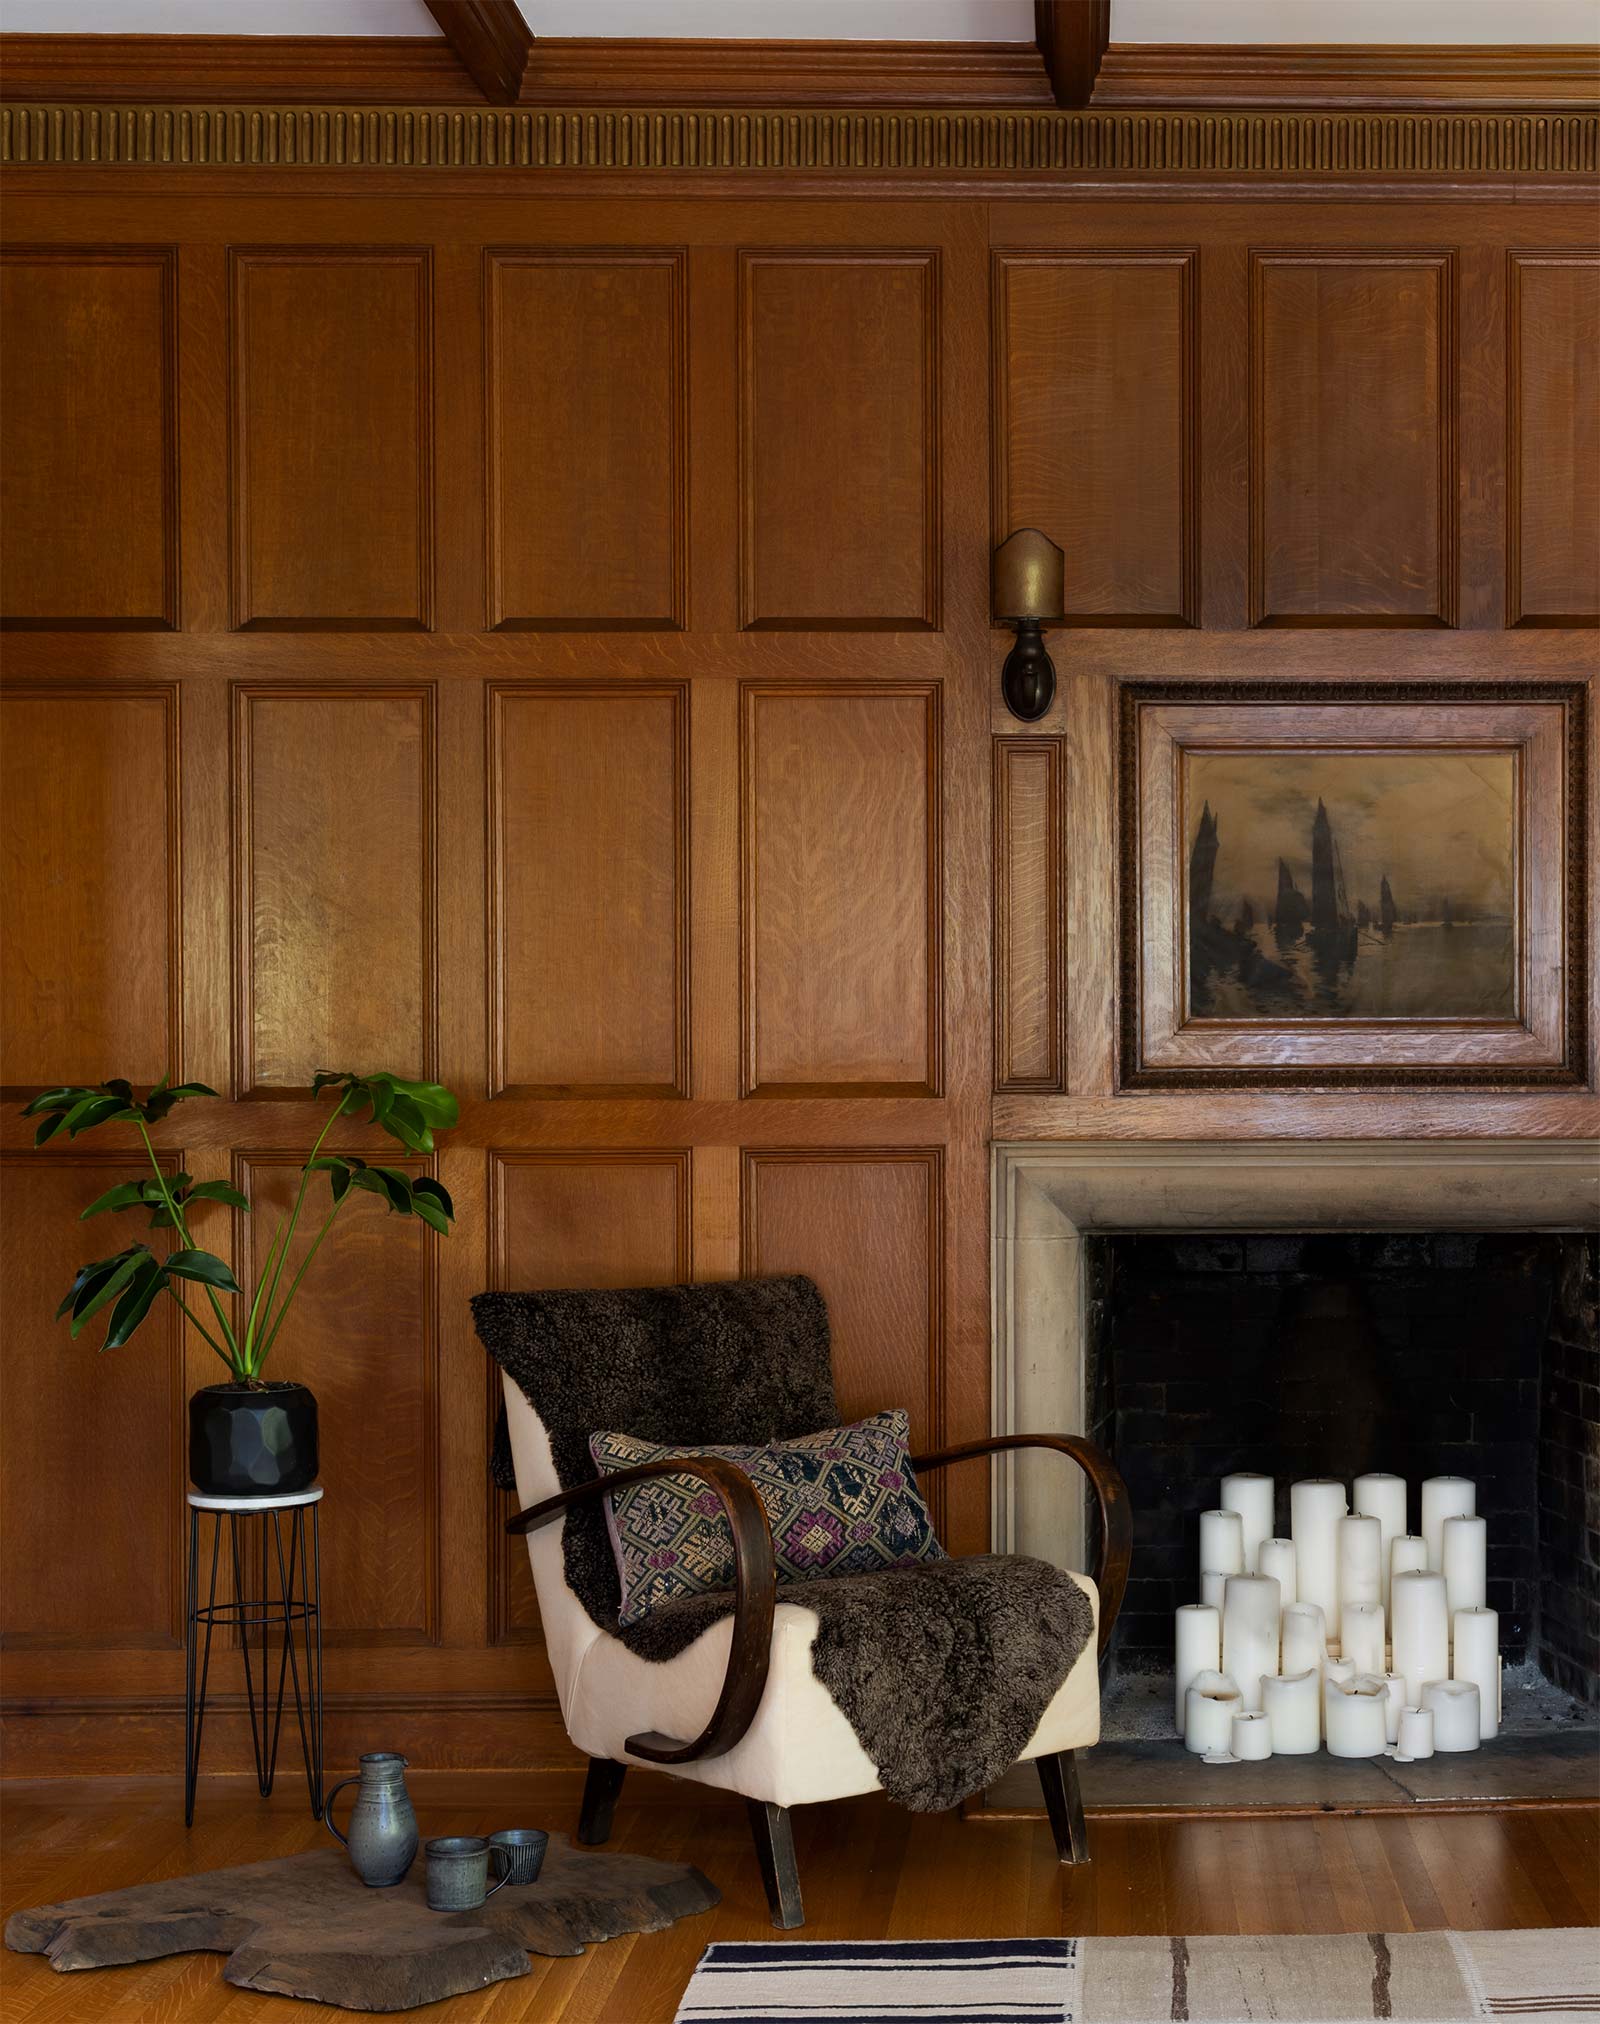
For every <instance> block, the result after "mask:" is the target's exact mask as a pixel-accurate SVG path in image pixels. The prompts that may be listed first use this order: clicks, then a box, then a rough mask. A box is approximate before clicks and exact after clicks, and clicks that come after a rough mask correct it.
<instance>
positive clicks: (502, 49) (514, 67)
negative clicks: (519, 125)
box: [427, 0, 533, 105]
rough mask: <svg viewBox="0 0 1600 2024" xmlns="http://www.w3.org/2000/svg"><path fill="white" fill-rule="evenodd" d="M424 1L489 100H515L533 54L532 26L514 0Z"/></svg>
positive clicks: (503, 102)
mask: <svg viewBox="0 0 1600 2024" xmlns="http://www.w3.org/2000/svg"><path fill="white" fill-rule="evenodd" d="M427 5H428V12H429V13H430V14H431V15H432V16H433V18H434V20H435V21H437V22H438V24H439V26H440V27H441V28H442V29H443V30H444V35H445V40H446V41H447V42H448V43H449V45H450V47H451V48H452V49H453V50H454V51H455V53H456V55H457V56H458V57H460V59H461V61H462V63H463V64H464V65H465V66H466V68H467V70H468V72H469V73H470V75H471V77H472V81H473V83H474V84H475V85H476V86H477V87H478V89H479V91H481V92H482V93H483V95H484V97H485V98H486V99H488V101H489V103H490V104H491V105H515V104H516V102H517V100H518V99H519V98H520V97H521V96H522V86H523V80H524V78H525V77H526V76H527V73H528V59H529V58H530V57H531V56H532V54H533V31H532V29H530V28H529V26H528V24H527V22H526V21H524V20H523V18H522V9H521V8H520V7H519V6H518V5H517V0H427Z"/></svg>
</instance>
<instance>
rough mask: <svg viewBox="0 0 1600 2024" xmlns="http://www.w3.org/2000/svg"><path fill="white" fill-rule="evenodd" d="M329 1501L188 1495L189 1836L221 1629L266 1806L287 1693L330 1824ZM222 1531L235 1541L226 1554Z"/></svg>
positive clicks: (314, 1804) (309, 1782) (311, 1788)
mask: <svg viewBox="0 0 1600 2024" xmlns="http://www.w3.org/2000/svg"><path fill="white" fill-rule="evenodd" d="M321 1498H322V1492H321V1490H320V1489H319V1490H314V1491H302V1492H301V1493H300V1494H299V1495H298V1496H296V1497H285V1498H284V1499H283V1500H282V1502H275V1501H273V1500H271V1499H267V1498H256V1497H240V1498H224V1497H202V1496H199V1495H197V1494H196V1493H195V1492H194V1491H191V1492H190V1493H189V1564H188V1581H187V1594H188V1622H187V1626H186V1648H185V1654H184V1657H185V1666H184V1769H183V1821H184V1825H185V1826H186V1827H190V1826H192V1825H193V1824H194V1800H195V1788H196V1785H197V1784H198V1781H199V1777H200V1742H201V1737H202V1735H203V1733H204V1730H205V1719H206V1689H207V1686H208V1685H209V1683H210V1678H211V1640H212V1634H213V1632H214V1631H216V1630H217V1628H218V1627H219V1626H222V1627H225V1628H228V1629H231V1630H233V1631H235V1632H236V1633H237V1635H238V1646H239V1653H240V1657H241V1659H242V1661H243V1665H244V1690H245V1704H246V1706H247V1708H248V1710H249V1715H250V1747H251V1751H252V1754H253V1756H254V1759H255V1771H256V1784H257V1786H258V1787H259V1789H260V1792H261V1796H262V1797H263V1798H266V1797H267V1796H268V1794H270V1792H271V1791H272V1781H273V1778H274V1775H275V1774H276V1771H277V1766H278V1742H279V1739H280V1737H281V1735H282V1733H283V1703H284V1693H285V1689H286V1688H287V1689H289V1690H291V1691H292V1692H293V1695H294V1713H295V1722H296V1725H297V1727H298V1728H299V1731H300V1755H301V1758H302V1760H303V1761H304V1764H305V1771H306V1789H307V1791H308V1792H309V1794H310V1797H311V1812H312V1816H313V1818H315V1819H318V1820H320V1819H321V1818H322V1791H323V1743H322V1550H321V1548H322V1542H321V1536H320V1512H321ZM207 1514H209V1516H210V1518H211V1552H210V1564H209V1567H208V1569H207V1572H206V1575H205V1582H206V1594H205V1600H204V1602H202V1601H201V1599H200V1584H201V1562H202V1559H203V1558H204V1556H203V1554H202V1552H201V1540H200V1521H201V1518H202V1517H204V1516H206V1515H207ZM308 1518H309V1523H308ZM285 1521H287V1522H285ZM224 1525H226V1527H227V1535H228V1536H227V1545H226V1548H224V1545H223V1527H224ZM224 1557H226V1561H227V1565H228V1570H229V1573H230V1574H231V1576H232V1583H231V1589H230V1594H229V1599H227V1600H224V1601H222V1602H218V1600H217V1570H218V1567H219V1565H221V1564H222V1562H223V1560H224ZM247 1583H252V1584H253V1585H254V1587H255V1592H254V1594H249V1593H247V1592H246V1584H247ZM202 1629H203V1631H204V1635H203V1636H202ZM275 1632H276V1638H274V1633H275Z"/></svg>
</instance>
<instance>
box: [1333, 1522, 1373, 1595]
mask: <svg viewBox="0 0 1600 2024" xmlns="http://www.w3.org/2000/svg"><path fill="white" fill-rule="evenodd" d="M1381 1544H1382V1541H1381V1538H1380V1536H1379V1531H1378V1521H1377V1519H1376V1518H1362V1517H1360V1516H1358V1515H1356V1514H1355V1513H1352V1514H1351V1515H1350V1516H1349V1517H1347V1518H1341V1519H1340V1520H1339V1607H1340V1608H1341V1609H1343V1607H1344V1605H1345V1604H1346V1603H1347V1602H1379V1601H1381V1600H1382V1597H1383V1573H1382V1566H1383V1562H1382V1555H1381V1552H1380V1547H1381Z"/></svg>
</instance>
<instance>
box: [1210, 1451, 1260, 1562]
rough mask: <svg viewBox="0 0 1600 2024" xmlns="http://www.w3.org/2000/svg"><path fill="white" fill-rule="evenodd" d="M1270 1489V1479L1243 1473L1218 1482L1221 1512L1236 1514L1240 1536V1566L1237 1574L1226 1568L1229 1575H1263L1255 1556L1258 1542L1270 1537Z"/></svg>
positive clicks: (1257, 1556)
mask: <svg viewBox="0 0 1600 2024" xmlns="http://www.w3.org/2000/svg"><path fill="white" fill-rule="evenodd" d="M1273 1487H1274V1486H1273V1481H1272V1478H1271V1477H1270V1476H1258V1475H1254V1474H1252V1473H1250V1472H1248V1471H1243V1470H1241V1471H1240V1472H1239V1473H1238V1474H1237V1475H1233V1476H1224V1477H1223V1479H1222V1495H1221V1496H1220V1497H1219V1498H1218V1500H1217V1501H1218V1503H1219V1504H1221V1506H1222V1508H1223V1510H1224V1511H1237V1512H1238V1514H1239V1523H1240V1526H1241V1528H1242V1530H1243V1534H1244V1539H1243V1548H1244V1564H1243V1566H1242V1567H1241V1568H1239V1569H1237V1570H1236V1569H1234V1568H1231V1567H1230V1568H1229V1570H1228V1572H1229V1573H1230V1574H1232V1573H1235V1572H1238V1573H1241V1574H1264V1573H1265V1572H1266V1569H1265V1568H1264V1567H1262V1566H1261V1565H1260V1563H1259V1556H1260V1552H1261V1542H1262V1540H1263V1539H1270V1538H1271V1536H1272V1499H1273Z"/></svg>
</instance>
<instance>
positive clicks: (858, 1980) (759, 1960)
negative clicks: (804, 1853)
mask: <svg viewBox="0 0 1600 2024" xmlns="http://www.w3.org/2000/svg"><path fill="white" fill-rule="evenodd" d="M1077 1966H1078V1942H1077V1941H1076V1940H773V1941H770V1942H766V1941H755V1942H751V1943H744V1942H739V1941H720V1942H718V1943H716V1944H715V1945H713V1946H709V1947H707V1948H706V1950H705V1952H704V1953H703V1954H702V1955H701V1956H700V1965H699V1966H698V1967H697V1968H696V1969H695V1971H694V1975H693V1977H692V1979H691V1981H690V1983H689V1987H688V1989H687V1991H686V1992H685V1995H684V1999H683V2001H682V2003H681V2004H679V2006H678V2017H677V2024H780V2020H781V2024H789V2020H790V2019H792V2018H827V2019H828V2020H830V2024H916V2019H918V2018H926V2017H949V2018H960V2019H963V2020H964V2024H1075V2020H1076V2018H1077V2016H1078V2011H1077V2007H1076V2001H1075V1991H1076V1987H1077Z"/></svg>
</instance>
